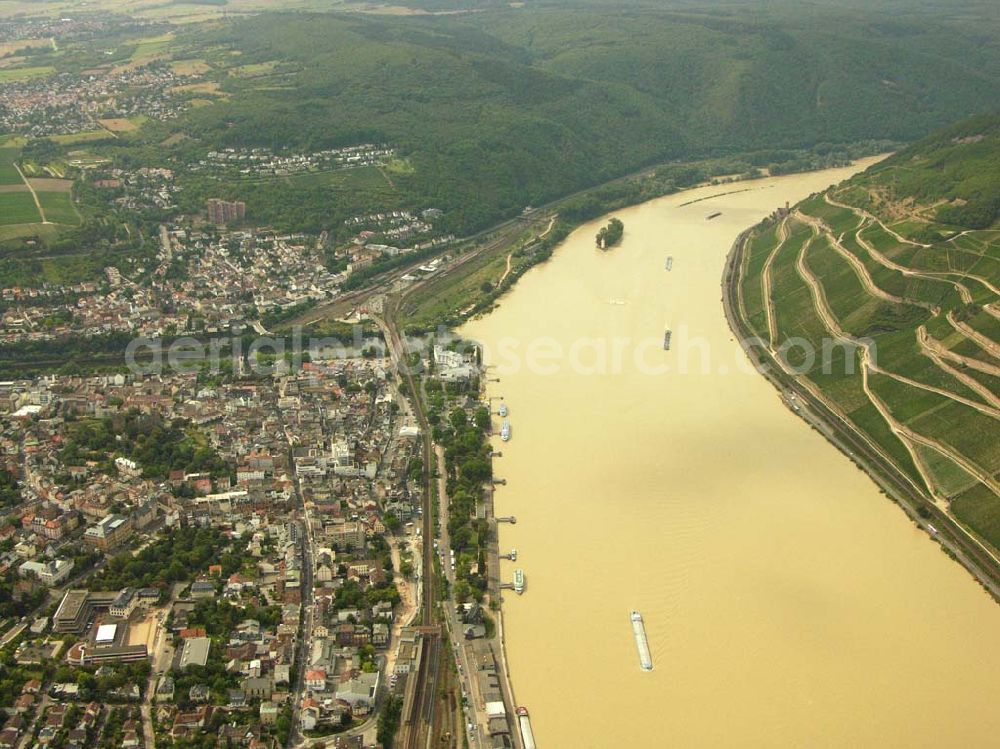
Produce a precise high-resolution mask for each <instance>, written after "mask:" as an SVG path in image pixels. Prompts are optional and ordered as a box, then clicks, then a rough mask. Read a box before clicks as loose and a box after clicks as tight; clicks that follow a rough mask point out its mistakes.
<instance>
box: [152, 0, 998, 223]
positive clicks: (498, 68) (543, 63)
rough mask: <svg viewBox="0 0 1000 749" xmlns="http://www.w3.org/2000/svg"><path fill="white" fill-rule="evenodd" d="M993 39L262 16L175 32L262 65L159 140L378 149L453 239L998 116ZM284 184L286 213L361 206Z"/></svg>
mask: <svg viewBox="0 0 1000 749" xmlns="http://www.w3.org/2000/svg"><path fill="white" fill-rule="evenodd" d="M989 23H990V21H989V19H987V21H985V22H982V23H977V22H976V18H975V14H974V13H973V14H965V15H962V16H956V17H955V18H951V17H950V16H949V15H947V14H946V12H945V11H943V10H942V11H940V12H939V13H938V14H937V15H936V16H935V15H934V14H932V13H925V14H922V15H918V16H914V17H912V18H908V19H903V18H900V17H898V16H892V15H881V14H879V13H878V12H876V11H873V10H868V11H864V10H860V9H855V10H852V11H851V12H849V13H848V12H844V11H840V10H836V9H832V8H808V7H797V8H796V9H795V10H794V12H792V11H788V12H786V13H778V12H768V11H765V10H763V9H758V10H754V11H753V12H751V11H750V10H747V9H745V8H741V7H728V6H723V7H720V8H717V9H715V10H711V11H694V10H690V9H688V10H673V11H669V10H656V9H652V8H639V7H633V6H628V7H626V8H624V9H622V10H620V11H619V12H615V13H613V14H612V13H609V12H608V11H607V10H606V9H594V10H582V9H580V8H578V7H577V8H572V9H569V8H545V9H536V10H533V11H527V10H525V11H523V12H518V11H514V10H510V9H505V10H497V11H494V12H483V13H477V14H470V15H461V16H436V17H407V18H399V17H392V18H384V17H373V16H366V17H361V16H358V17H350V16H344V15H306V14H288V15H266V16H260V17H257V18H250V19H245V20H240V21H236V22H232V23H228V24H225V25H224V26H221V27H215V28H212V29H202V30H198V31H193V32H192V33H191V35H190V37H189V38H188V39H187V41H188V43H190V44H191V45H192V46H193V47H195V48H198V49H203V50H215V52H213V55H214V57H212V58H211V59H213V60H215V61H218V60H221V59H223V58H224V56H229V59H232V58H231V56H230V55H231V53H232V52H234V51H236V52H239V53H240V54H239V57H238V59H239V62H240V65H241V66H247V65H253V64H257V63H268V64H270V67H269V68H268V69H267V71H266V72H264V73H262V74H260V75H255V76H253V77H249V78H247V77H238V76H237V77H227V78H223V79H221V83H222V86H223V89H224V90H226V91H227V92H228V93H230V94H231V96H230V98H228V99H226V100H224V101H217V102H216V103H214V104H212V105H210V106H204V107H200V108H197V109H195V110H193V111H192V112H190V113H189V114H188V115H187V116H186V118H184V120H183V121H182V122H181V123H178V125H179V127H175V130H177V129H180V130H182V131H183V132H185V133H186V134H187V135H188V136H193V138H194V139H195V140H188V141H185V142H184V143H183V144H181V145H179V146H178V148H180V149H193V148H197V147H198V143H201V144H211V145H213V146H218V145H221V146H238V145H263V146H269V147H272V148H278V149H280V148H292V149H318V148H323V147H330V146H337V145H342V144H349V143H356V142H359V141H376V142H386V143H390V144H391V145H393V146H394V147H396V148H397V149H398V151H399V153H400V155H401V156H402V157H403V162H404V163H405V165H406V166H405V168H400V169H398V170H397V171H394V172H392V173H391V174H390V175H389V178H390V179H391V182H392V185H393V186H394V188H395V189H396V190H397V191H398V192H397V195H396V197H395V198H394V200H396V201H398V202H400V203H402V204H408V205H416V204H419V205H425V206H426V205H435V206H438V207H441V208H444V209H445V210H446V212H447V213H446V219H445V220H446V222H447V223H448V228H450V229H454V230H457V231H469V230H472V229H477V228H482V227H484V226H486V225H488V224H489V223H491V222H493V221H495V220H496V219H497V218H499V217H501V216H506V215H511V214H513V213H515V212H517V211H519V210H521V208H523V206H524V205H526V204H534V205H537V204H540V203H543V202H545V201H548V200H551V199H553V198H555V197H558V196H560V195H565V194H567V193H570V192H573V191H575V190H578V189H581V188H583V187H586V186H589V185H593V184H596V183H600V182H603V181H606V180H608V179H610V178H612V177H615V176H619V175H621V174H623V173H626V172H628V171H632V170H635V169H638V168H641V167H643V166H646V165H651V164H655V163H660V162H664V161H669V160H679V159H690V158H693V157H699V156H712V155H725V154H734V153H743V152H749V151H760V150H766V149H774V150H782V149H796V148H803V147H806V148H810V147H816V146H817V144H821V147H822V148H827V149H833V148H835V147H837V145H838V144H844V143H849V142H858V141H862V140H871V139H890V140H896V141H903V140H912V139H916V138H918V137H920V136H922V135H924V134H926V133H927V132H929V131H931V130H932V129H933V128H934V127H937V126H940V125H944V124H946V123H948V122H951V121H954V120H955V119H958V118H959V117H961V116H963V115H967V114H973V113H976V112H977V111H982V110H983V109H984V108H986V107H988V106H989V104H990V102H995V101H997V100H998V96H1000V50H997V49H996V47H995V45H988V44H984V37H983V35H984V34H986V33H987V30H986V29H988V26H989ZM992 23H994V25H995V21H994V22H992ZM156 135H157V137H159V136H163V135H166V133H165V132H164V131H163V130H162V128H161V129H160V130H159V131H158V132H156ZM822 144H825V145H822ZM290 187H291V191H292V192H293V193H295V194H296V202H297V203H298V205H299V206H300V207H301V208H300V210H301V209H304V208H305V207H306V206H312V207H316V206H317V202H318V201H320V196H321V195H323V194H325V195H327V196H331V197H334V198H335V199H334V200H332V201H331V203H333V205H331V206H330V207H329V210H333V211H336V210H337V206H336V204H337V203H338V202H340V201H348V202H356V200H357V192H351V191H349V190H348V191H346V192H335V193H333V192H331V190H326V191H325V192H324V191H323V188H322V186H321V185H318V184H315V183H308V184H297V183H293V184H292V185H291V186H290ZM382 187H383V188H384V187H385V184H383V185H382ZM229 189H230V190H232V191H233V192H234V193H236V192H238V191H239V190H237V189H236V188H235V187H233V186H229ZM240 189H243V188H240ZM261 189H262V188H261V186H260V185H257V186H252V187H251V186H247V187H246V190H249V191H250V192H253V193H254V194H253V195H248V197H249V198H250V199H251V200H253V199H254V195H256V193H259V192H260V190H261ZM273 192H274V193H275V194H274V196H273V200H274V202H275V203H277V204H280V203H281V202H282V197H281V192H282V191H280V190H279V191H273ZM361 192H363V191H361ZM258 197H259V196H258ZM256 202H261V201H260V200H257V201H256ZM264 205H265V207H266V206H267V204H264ZM272 211H273V208H271V207H268V208H267V212H272Z"/></svg>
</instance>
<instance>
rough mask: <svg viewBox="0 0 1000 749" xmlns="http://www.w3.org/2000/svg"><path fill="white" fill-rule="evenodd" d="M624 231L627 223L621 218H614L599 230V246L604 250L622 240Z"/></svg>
mask: <svg viewBox="0 0 1000 749" xmlns="http://www.w3.org/2000/svg"><path fill="white" fill-rule="evenodd" d="M624 233H625V224H623V223H622V222H621V221H620V220H619V219H616V218H613V219H611V220H610V221H609V222H608V225H607V226H602V227H601V230H600V231H599V232H597V246H598V247H600V248H601V249H602V250H607V249H610V248H612V247H614V246H615V245H616V244H618V243H619V242H621V241H622V235H623V234H624Z"/></svg>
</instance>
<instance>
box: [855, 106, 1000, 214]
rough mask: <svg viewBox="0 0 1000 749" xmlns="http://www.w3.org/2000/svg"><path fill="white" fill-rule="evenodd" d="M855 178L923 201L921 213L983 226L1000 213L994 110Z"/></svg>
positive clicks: (892, 195)
mask: <svg viewBox="0 0 1000 749" xmlns="http://www.w3.org/2000/svg"><path fill="white" fill-rule="evenodd" d="M855 182H856V183H857V184H859V185H864V186H865V188H866V190H867V191H868V192H869V193H871V192H878V193H881V194H882V196H883V198H884V200H886V201H891V202H899V201H904V200H910V201H913V202H915V203H917V204H919V205H923V206H928V208H927V211H926V212H927V213H928V215H927V218H933V219H935V220H936V221H937V222H939V223H941V224H946V225H949V226H953V227H955V228H957V229H986V228H988V227H990V226H992V225H993V223H994V222H995V221H996V220H997V219H998V218H1000V116H997V115H983V116H980V117H973V118H971V119H969V120H965V121H963V122H960V123H958V124H957V125H953V126H951V127H948V128H945V129H944V130H942V131H940V132H937V133H935V134H934V135H932V136H930V137H928V138H926V139H924V140H922V141H921V142H919V143H917V144H915V145H914V146H913V147H912V148H909V149H906V150H904V151H901V152H900V153H898V154H896V155H895V156H893V157H891V158H889V159H886V160H885V161H883V162H881V163H879V164H877V165H876V166H874V167H872V168H871V169H869V170H868V172H867V173H866V174H864V175H862V176H859V177H858V178H857V179H856V180H855ZM868 205H869V207H872V205H871V203H870V202H869V204H868ZM930 206H934V207H933V208H930Z"/></svg>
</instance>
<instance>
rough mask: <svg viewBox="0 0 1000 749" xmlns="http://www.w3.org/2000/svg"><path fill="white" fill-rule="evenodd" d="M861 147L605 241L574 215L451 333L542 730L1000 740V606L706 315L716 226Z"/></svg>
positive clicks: (773, 743)
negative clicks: (645, 667)
mask: <svg viewBox="0 0 1000 749" xmlns="http://www.w3.org/2000/svg"><path fill="white" fill-rule="evenodd" d="M868 163H870V162H868ZM860 168H861V167H860V166H855V167H851V168H846V169H835V170H828V171H825V172H818V173H811V174H804V175H794V176H788V177H780V178H774V179H767V180H760V181H754V182H748V183H740V184H733V185H724V186H719V187H705V188H698V189H696V190H691V191H687V192H684V193H679V194H676V195H672V196H669V197H665V198H661V199H658V200H654V201H651V202H648V203H645V204H643V205H640V206H636V207H634V208H629V209H625V210H622V211H618V212H616V214H615V215H617V216H618V217H619V218H621V219H622V220H623V221H624V223H625V237H624V240H623V242H622V244H621V245H620V246H618V247H616V248H614V249H612V250H610V251H608V252H601V251H599V250H597V249H596V248H595V246H594V235H595V233H596V232H597V229H598V228H599V226H600V225H601V224H602V223H603V221H606V218H605V219H604V220H603V221H595V222H593V223H591V224H588V225H586V226H583V227H582V228H580V229H579V230H578V231H576V232H575V233H574V234H572V235H571V236H570V237H569V238H568V239H567V240H566V241H565V242H564V243H563V244H562V245H561V246H560V247H559V248H558V249H557V250H556V251H555V253H554V255H553V257H552V258H551V260H550V261H549V262H547V263H545V264H544V265H542V266H539V267H538V268H535V269H533V270H531V271H530V272H529V273H527V274H526V275H525V276H524V277H523V278H522V279H521V280H520V281H519V282H518V284H517V286H516V287H515V288H514V289H513V291H512V292H511V293H510V294H508V295H507V296H506V297H504V298H503V299H502V300H501V303H500V306H499V307H498V308H497V309H496V310H495V311H493V312H492V313H491V314H489V315H488V316H486V317H484V318H482V319H479V320H475V321H473V322H471V323H469V324H467V325H466V326H465V327H464V328H463V329H462V330H461V331H460V332H461V334H462V335H463V336H465V337H468V338H472V339H475V340H477V341H479V342H481V343H482V344H484V346H485V348H486V361H487V364H488V365H489V366H490V377H497V378H499V380H500V381H499V382H498V383H497V382H491V383H490V384H489V385H488V395H490V396H494V397H497V396H502V397H503V398H504V401H505V403H506V404H507V405H508V407H509V409H510V414H509V418H510V422H511V427H512V429H511V432H512V436H511V440H510V441H509V442H506V443H501V442H500V440H499V438H498V439H497V440H496V445H497V447H498V449H502V451H503V457H502V458H498V459H497V460H496V461H495V463H494V466H495V472H496V474H497V476H499V477H502V478H505V479H507V482H508V483H507V486H501V487H498V488H497V495H496V496H497V514H498V515H516V517H517V524H516V525H514V526H511V525H502V526H501V531H500V545H501V550H508V549H510V548H512V547H514V548H516V549H517V551H518V555H519V558H518V561H517V563H516V564H512V563H509V562H503V570H502V574H503V577H504V579H506V580H510V579H511V577H512V576H513V571H514V568H515V567H520V568H522V569H523V570H524V572H525V578H526V583H527V584H526V590H525V593H524V594H523V595H521V596H518V595H516V594H514V593H513V592H512V591H506V592H505V598H504V634H505V640H506V645H507V653H508V663H509V666H510V668H511V674H512V682H513V686H514V691H515V695H516V699H517V701H518V703H519V704H522V705H524V706H526V707H527V708H528V709H529V710H530V712H531V721H532V727H533V729H534V734H535V738H536V743H537V744H538V745H539V746H541V747H542V749H570V748H572V749H579V748H581V747H665V746H674V747H931V746H935V747H986V746H1000V708H998V706H997V693H998V692H997V687H996V684H997V678H998V675H1000V606H998V605H997V604H995V603H994V602H993V600H992V599H991V598H990V597H989V596H988V595H987V594H986V593H985V592H984V591H983V590H982V589H981V588H980V587H979V585H978V584H977V583H976V582H975V581H974V580H973V579H972V577H971V576H970V575H969V573H968V572H966V571H965V570H964V569H962V568H961V567H960V566H959V565H958V564H956V563H955V562H953V561H951V560H950V559H949V558H948V557H947V556H946V555H945V554H944V553H943V552H942V551H941V550H940V549H939V547H938V546H937V544H935V543H934V542H933V541H932V540H931V539H929V538H928V536H927V535H926V534H924V533H922V532H920V531H918V530H917V529H916V528H915V526H914V525H913V524H912V523H911V522H910V521H909V520H908V519H907V518H906V516H905V515H904V513H903V512H902V511H901V510H900V509H899V508H898V507H896V506H895V505H894V504H892V503H891V502H890V501H889V500H888V499H886V498H885V497H884V496H882V495H881V494H880V493H879V491H878V490H877V488H876V487H875V485H874V484H873V482H872V481H871V480H870V479H869V478H868V477H867V476H866V475H865V474H864V473H862V472H861V471H860V470H858V469H857V468H856V467H855V466H854V465H853V464H852V463H851V462H850V461H849V460H848V458H847V457H845V456H844V455H842V454H841V453H839V452H838V451H837V450H836V449H835V448H834V447H832V446H831V445H830V444H829V443H828V442H826V441H825V440H824V439H823V438H822V437H821V436H820V435H819V434H817V433H816V432H814V431H813V430H811V429H810V428H809V426H808V425H807V424H806V423H805V422H803V421H802V420H801V419H799V418H798V417H797V416H795V415H794V414H793V413H792V412H791V411H790V410H789V409H788V408H787V407H786V406H785V405H783V404H782V402H781V400H780V399H779V397H778V394H777V392H776V391H775V390H774V388H773V387H772V386H771V385H770V384H768V382H767V381H765V380H764V378H763V377H761V376H760V375H759V374H757V373H755V372H752V371H750V370H748V369H747V367H746V363H745V361H746V360H745V357H744V356H743V353H742V350H741V349H740V347H739V344H738V343H737V341H736V340H735V338H734V336H733V334H732V333H731V331H730V330H729V327H728V325H727V324H726V320H725V316H724V314H723V308H722V302H721V296H722V295H721V288H720V280H721V276H722V271H723V265H724V261H725V257H726V254H727V253H728V251H729V249H730V246H731V244H732V242H733V240H734V238H735V237H736V235H737V234H738V233H739V232H740V231H742V230H743V229H745V228H747V227H749V226H751V225H753V224H754V223H756V222H757V221H759V220H760V219H762V218H763V217H764V216H766V215H767V214H769V213H770V212H771V211H772V210H774V209H775V208H776V207H778V206H782V205H784V204H785V201H791V202H792V203H794V202H796V201H798V200H800V199H802V198H804V197H806V196H807V195H809V194H810V193H812V192H815V191H818V190H821V189H823V188H825V187H826V186H828V185H830V184H832V183H835V182H838V181H840V180H841V179H844V178H846V177H848V176H850V174H852V173H854V172H855V171H857V170H858V169H860ZM735 190H748V191H744V192H736V193H732V192H731V191H735ZM724 192H730V193H731V194H726V195H720V193H724ZM713 195H715V196H717V197H711V198H710V199H708V200H704V201H701V202H697V203H693V204H690V205H687V206H682V205H681V204H682V203H687V202H689V201H692V200H695V199H698V198H705V197H708V196H713ZM716 211H721V214H722V215H720V216H719V217H717V218H715V219H713V220H707V219H706V216H707V215H709V214H711V213H714V212H716ZM667 256H672V257H673V266H672V270H670V271H669V272H667V271H666V270H665V267H664V266H665V260H666V258H667ZM667 328H669V329H671V330H672V331H673V338H672V345H671V350H670V351H664V350H663V335H664V330H665V329H667ZM498 403H499V401H497V400H494V401H493V406H494V409H495V408H496V406H497V405H498ZM632 609H636V610H638V611H640V612H641V613H642V615H643V617H644V619H645V625H646V631H647V634H648V638H649V645H650V649H651V652H652V658H653V664H654V669H653V670H652V671H651V672H644V671H642V670H641V669H640V668H639V659H638V655H637V650H636V643H635V640H634V638H633V635H632V629H631V625H630V622H629V612H630V610H632Z"/></svg>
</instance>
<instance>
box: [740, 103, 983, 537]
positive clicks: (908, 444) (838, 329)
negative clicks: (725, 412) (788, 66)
mask: <svg viewBox="0 0 1000 749" xmlns="http://www.w3.org/2000/svg"><path fill="white" fill-rule="evenodd" d="M998 165H1000V115H993V116H982V117H976V118H973V119H970V120H968V121H966V122H963V123H961V124H960V125H957V126H954V127H950V128H948V129H946V130H943V131H941V132H940V133H937V134H935V135H933V136H931V137H930V138H928V139H926V140H923V141H921V142H919V143H917V144H916V145H914V146H912V147H910V148H907V149H905V150H903V151H901V152H900V153H898V154H897V155H895V156H894V157H892V158H890V159H888V160H886V161H884V162H883V163H881V164H878V165H876V166H875V167H872V168H871V169H869V170H868V172H866V173H864V174H862V175H859V176H857V177H855V178H853V179H851V180H848V181H847V182H845V183H843V184H842V185H840V186H838V187H835V188H832V189H831V190H829V191H827V192H826V193H825V194H822V195H818V196H814V197H813V198H811V199H809V200H806V201H805V202H803V203H801V204H800V205H798V206H796V207H795V208H794V209H793V210H792V212H791V213H790V214H789V215H787V216H782V217H780V219H778V220H774V221H769V222H766V223H765V224H763V225H762V226H760V227H758V228H757V230H756V231H755V232H754V233H753V235H752V236H751V239H750V240H749V241H748V242H747V243H746V244H745V245H744V251H743V256H742V263H741V266H740V274H739V275H740V283H739V286H738V292H739V294H738V305H737V307H738V312H739V319H741V320H742V323H741V325H742V326H745V327H746V330H745V331H744V332H749V333H752V334H755V335H757V336H759V337H760V338H761V339H762V340H763V341H765V342H766V345H767V348H768V349H769V350H770V352H771V354H772V355H773V356H774V357H776V358H777V359H779V360H783V361H784V362H785V366H786V367H789V368H792V367H799V370H798V371H797V372H792V371H791V369H789V374H794V376H796V377H797V378H798V381H799V382H800V383H801V384H802V385H803V386H804V387H805V388H806V390H808V391H809V392H810V393H812V394H813V395H815V396H816V397H817V398H819V399H821V401H822V402H823V403H825V404H826V406H827V407H828V408H829V409H830V410H831V412H832V413H834V414H836V415H837V417H838V418H840V419H843V421H844V422H845V423H848V424H850V425H852V426H853V427H854V428H855V429H857V430H858V431H859V432H860V433H861V434H863V435H865V437H866V438H867V439H869V440H871V443H872V444H873V445H874V446H875V448H874V449H875V450H876V452H877V453H878V454H879V455H880V456H881V458H883V459H885V460H887V461H891V462H892V463H893V464H894V465H895V466H896V467H897V468H898V469H899V471H900V472H901V473H902V474H903V475H905V476H907V477H908V480H909V481H910V482H912V484H911V486H912V487H914V489H915V490H916V491H919V492H923V493H925V494H926V495H927V496H929V497H931V498H933V499H934V500H935V501H936V503H937V504H938V507H939V508H942V509H943V510H944V511H945V512H947V513H948V514H949V515H950V516H951V517H953V518H955V519H957V520H958V521H959V522H960V523H961V524H962V525H963V526H964V527H965V528H966V529H967V531H968V532H970V533H972V534H973V535H975V536H976V537H977V538H979V539H982V540H983V541H985V542H987V543H989V544H991V545H992V546H993V548H994V549H1000V481H998V475H1000V225H998V222H997V218H998V215H997V195H998V189H1000V176H998V175H1000V170H998ZM792 339H797V340H802V339H804V340H806V341H808V342H810V343H811V344H813V345H814V346H815V347H816V349H815V350H816V351H821V350H823V342H824V341H826V342H830V341H833V342H835V343H836V344H837V346H836V347H835V354H834V356H833V360H832V364H833V366H832V367H824V366H823V364H822V362H821V360H820V357H817V360H816V361H815V362H811V363H810V362H808V361H806V360H805V359H804V358H803V357H802V356H801V352H800V351H796V352H794V355H793V352H791V350H790V349H789V351H788V352H787V356H786V355H785V353H783V351H784V350H785V349H786V348H787V347H788V345H789V342H790V341H791V340H792ZM852 365H853V369H852Z"/></svg>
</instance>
